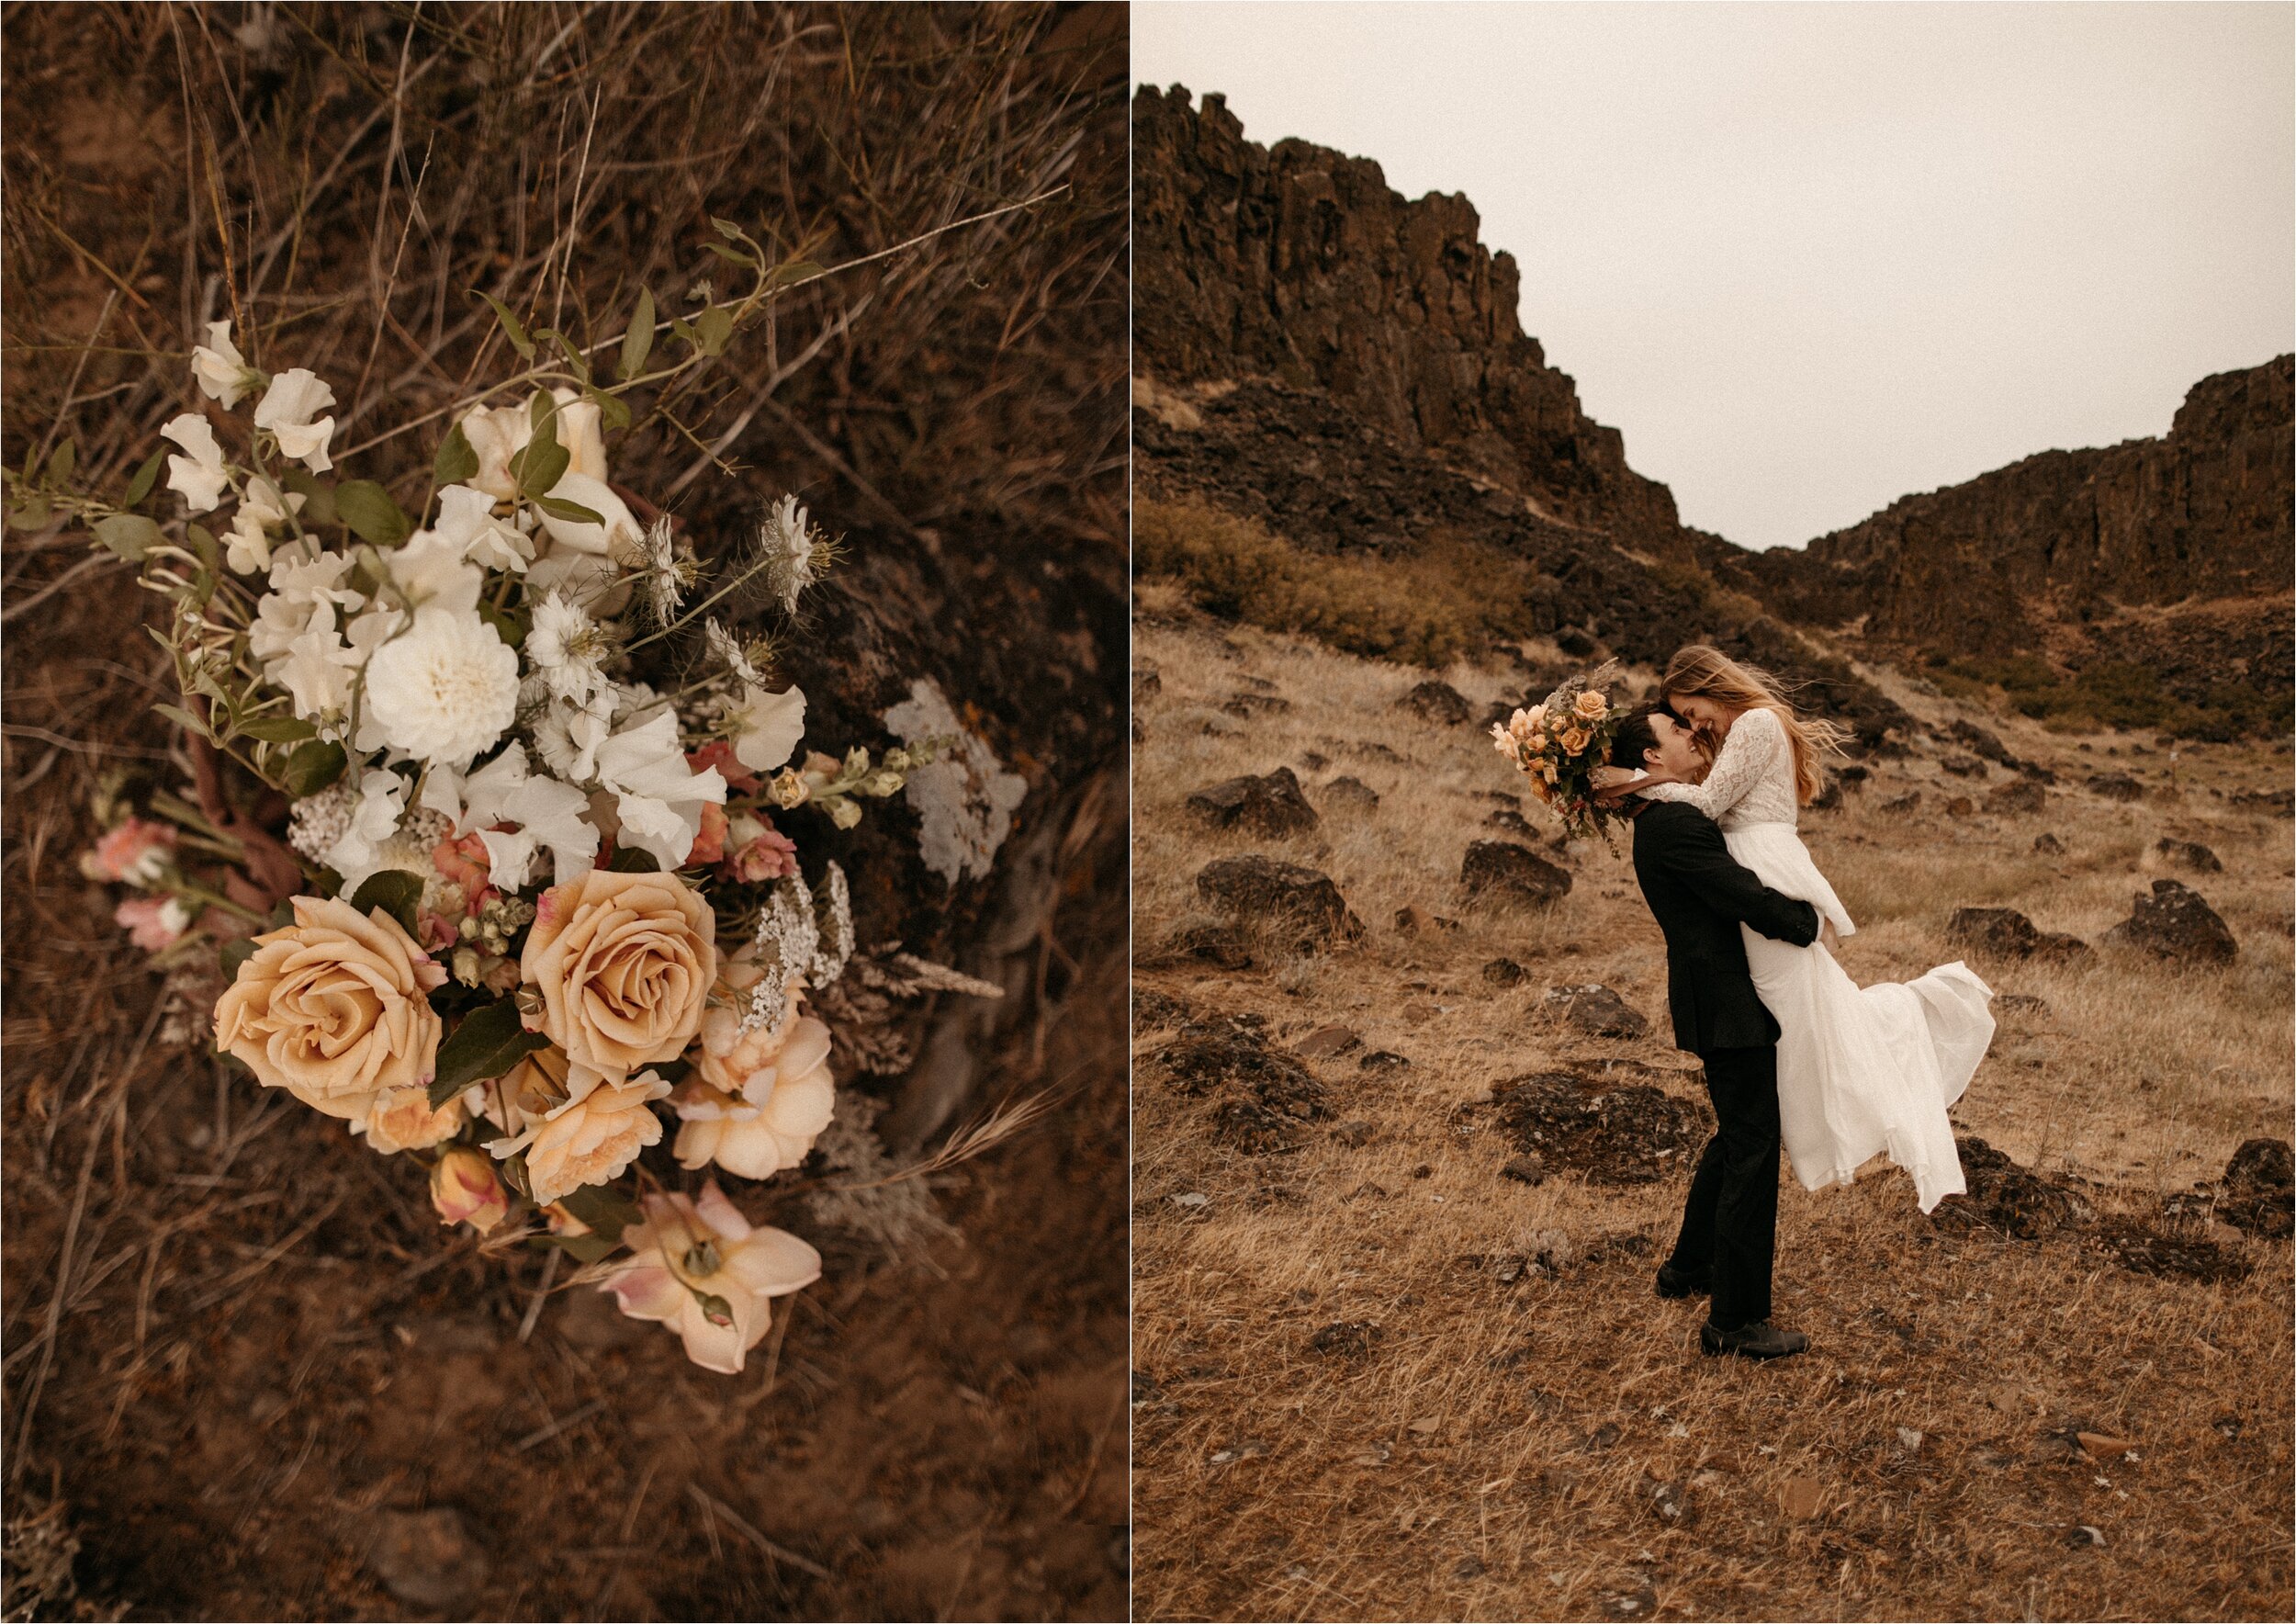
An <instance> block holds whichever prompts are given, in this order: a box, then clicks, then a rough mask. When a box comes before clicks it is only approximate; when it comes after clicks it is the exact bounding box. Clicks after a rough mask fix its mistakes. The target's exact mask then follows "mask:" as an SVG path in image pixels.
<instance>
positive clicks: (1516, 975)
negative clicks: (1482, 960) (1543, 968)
mask: <svg viewBox="0 0 2296 1624" xmlns="http://www.w3.org/2000/svg"><path fill="white" fill-rule="evenodd" d="M1530 976H1531V973H1530V972H1529V971H1528V970H1525V968H1524V967H1523V966H1522V965H1520V964H1516V963H1515V962H1514V960H1513V959H1493V960H1491V963H1489V964H1485V965H1484V966H1483V982H1484V985H1486V986H1489V987H1520V986H1522V985H1523V984H1524V983H1525V981H1527V980H1529V979H1530Z"/></svg>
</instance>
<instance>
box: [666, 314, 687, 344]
mask: <svg viewBox="0 0 2296 1624" xmlns="http://www.w3.org/2000/svg"><path fill="white" fill-rule="evenodd" d="M670 337H672V338H674V339H679V340H681V341H682V342H683V343H686V344H692V343H693V323H692V322H691V321H687V320H686V319H685V318H684V317H683V316H672V317H670Z"/></svg>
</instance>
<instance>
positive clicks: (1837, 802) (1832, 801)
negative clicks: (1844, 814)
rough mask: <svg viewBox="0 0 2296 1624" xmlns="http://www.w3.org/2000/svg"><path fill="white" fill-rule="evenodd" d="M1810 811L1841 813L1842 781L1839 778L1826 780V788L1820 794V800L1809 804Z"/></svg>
mask: <svg viewBox="0 0 2296 1624" xmlns="http://www.w3.org/2000/svg"><path fill="white" fill-rule="evenodd" d="M1809 810H1810V811H1812V812H1839V811H1840V810H1841V780H1840V779H1839V778H1829V779H1828V780H1826V787H1825V788H1824V789H1821V790H1819V791H1818V798H1817V799H1816V800H1814V801H1812V802H1811V803H1810V804H1809Z"/></svg>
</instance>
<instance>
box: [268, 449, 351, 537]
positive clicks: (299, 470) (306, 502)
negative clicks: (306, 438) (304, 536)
mask: <svg viewBox="0 0 2296 1624" xmlns="http://www.w3.org/2000/svg"><path fill="white" fill-rule="evenodd" d="M279 483H280V484H282V485H284V486H286V487H287V489H288V490H289V491H294V492H295V493H296V494H297V495H298V496H300V497H301V498H302V499H303V511H302V512H301V513H298V515H297V517H298V518H299V519H300V520H301V521H302V522H303V525H304V527H305V528H306V529H308V528H310V526H311V525H313V524H342V523H343V515H342V514H341V513H337V512H335V488H334V487H333V486H332V484H329V483H327V482H326V481H324V480H322V479H320V478H319V476H318V475H316V474H314V473H312V472H311V471H310V469H309V468H304V467H303V466H302V465H301V464H300V463H298V464H296V465H295V466H294V467H292V468H288V469H287V472H286V473H284V474H281V475H280V476H279Z"/></svg>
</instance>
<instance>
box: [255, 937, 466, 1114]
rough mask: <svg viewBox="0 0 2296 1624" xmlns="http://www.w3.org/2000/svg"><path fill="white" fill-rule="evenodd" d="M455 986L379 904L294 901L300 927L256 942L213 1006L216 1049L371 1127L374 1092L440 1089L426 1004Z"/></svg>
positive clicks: (271, 1084) (435, 1023) (316, 1104)
mask: <svg viewBox="0 0 2296 1624" xmlns="http://www.w3.org/2000/svg"><path fill="white" fill-rule="evenodd" d="M445 979H446V972H445V968H444V967H442V966H441V965H438V964H433V963H432V962H431V960H430V958H429V957H428V956H427V955H425V954H424V953H423V952H422V949H421V948H420V947H418V946H416V945H415V943H414V942H413V940H412V939H411V938H410V937H409V936H408V935H407V933H406V931H404V930H401V929H400V925H399V921H398V920H396V919H392V918H391V917H390V916H389V915H388V914H387V913H385V912H384V911H383V910H382V909H381V908H374V909H371V910H369V912H367V913H366V914H364V915H362V914H361V913H359V911H358V910H357V909H356V908H353V907H352V906H351V905H350V904H349V903H347V902H341V901H336V900H333V899H332V898H321V897H296V898H295V923H294V924H292V925H289V926H287V928H286V929H284V930H271V931H266V932H265V933H264V934H263V935H261V936H258V937H256V938H255V952H254V953H253V956H252V957H250V958H249V959H248V960H247V962H246V963H245V964H242V965H241V966H240V967H239V975H238V976H237V977H236V978H235V979H234V980H233V981H232V983H231V986H230V987H226V988H225V989H224V992H223V996H222V998H220V999H219V1000H218V1001H217V1003H216V1006H215V1042H216V1046H217V1047H218V1048H219V1049H221V1050H223V1051H224V1052H225V1053H227V1054H233V1055H236V1056H237V1057H238V1058H239V1059H240V1060H242V1061H243V1062H245V1063H246V1065H247V1066H249V1068H250V1069H252V1070H253V1072H254V1074H255V1079H256V1080H257V1081H258V1082H260V1083H262V1084H263V1085H264V1087H265V1088H285V1089H287V1091H288V1092H289V1093H291V1094H293V1095H294V1096H295V1097H296V1098H297V1099H298V1100H302V1101H303V1102H304V1103H305V1104H306V1105H309V1106H310V1107H312V1108H313V1109H314V1110H318V1111H324V1112H326V1113H327V1114H328V1115H329V1116H334V1117H343V1118H346V1119H348V1120H350V1121H353V1122H363V1121H365V1120H366V1117H367V1114H368V1112H369V1111H371V1110H372V1109H373V1107H374V1103H375V1096H376V1095H377V1093H379V1092H382V1091H385V1090H388V1089H393V1088H414V1087H422V1088H428V1087H429V1086H430V1081H431V1077H432V1074H433V1071H434V1070H435V1069H436V1066H437V1058H438V1042H439V1020H438V1017H437V1016H436V1015H435V1014H433V1012H432V1010H431V1006H430V1003H429V1001H428V999H427V998H426V997H425V995H426V994H428V993H429V992H430V990H431V989H432V988H433V987H437V986H439V985H440V984H441V983H442V982H444V981H445Z"/></svg>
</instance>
